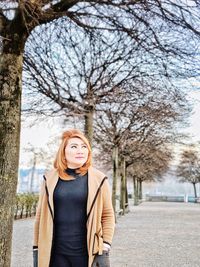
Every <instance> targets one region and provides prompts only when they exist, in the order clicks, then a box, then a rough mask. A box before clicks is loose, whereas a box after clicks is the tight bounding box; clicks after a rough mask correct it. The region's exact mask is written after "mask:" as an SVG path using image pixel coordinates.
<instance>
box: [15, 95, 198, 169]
mask: <svg viewBox="0 0 200 267" xmlns="http://www.w3.org/2000/svg"><path fill="white" fill-rule="evenodd" d="M188 97H189V99H190V100H191V101H192V102H193V103H194V109H193V114H191V117H190V118H188V120H189V122H190V126H189V127H188V128H187V129H185V130H184V131H186V132H188V133H190V135H191V142H199V141H200V90H196V91H192V92H190V93H189V94H188ZM29 122H30V119H29ZM68 127H69V126H67V125H66V126H65V127H63V126H62V125H61V123H60V121H59V119H58V118H49V120H47V119H45V120H43V121H42V122H41V123H35V124H34V125H33V126H32V127H31V128H28V122H22V126H21V149H20V168H22V167H26V165H27V164H28V162H29V161H30V157H31V154H30V153H27V152H25V151H24V149H25V148H26V147H28V144H29V143H30V144H31V145H32V146H34V147H37V148H43V149H45V150H47V151H48V146H47V144H48V143H49V141H50V140H52V139H55V138H56V140H57V144H56V141H55V145H56V146H57V145H58V144H59V140H60V136H61V134H62V132H63V130H64V129H68ZM70 128H71V127H70Z"/></svg>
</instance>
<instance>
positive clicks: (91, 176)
mask: <svg viewBox="0 0 200 267" xmlns="http://www.w3.org/2000/svg"><path fill="white" fill-rule="evenodd" d="M45 177H46V190H47V192H48V201H49V205H50V208H51V210H52V215H53V216H54V205H53V192H54V189H55V187H56V184H57V182H58V178H59V177H58V173H57V171H56V169H53V170H52V171H50V172H49V173H47V174H46V175H45ZM104 178H105V175H104V174H103V173H102V172H100V171H99V170H96V169H95V168H93V167H89V168H88V199H87V215H89V212H90V209H91V206H92V204H93V201H94V200H95V196H96V194H97V193H98V189H99V188H100V186H101V184H102V182H103V180H104Z"/></svg>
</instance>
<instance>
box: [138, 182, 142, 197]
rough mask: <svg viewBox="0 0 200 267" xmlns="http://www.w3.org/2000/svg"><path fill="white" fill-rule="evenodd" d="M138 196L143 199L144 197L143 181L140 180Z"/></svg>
mask: <svg viewBox="0 0 200 267" xmlns="http://www.w3.org/2000/svg"><path fill="white" fill-rule="evenodd" d="M138 198H139V199H140V200H141V199H142V181H141V180H139V181H138Z"/></svg>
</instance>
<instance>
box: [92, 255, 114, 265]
mask: <svg viewBox="0 0 200 267" xmlns="http://www.w3.org/2000/svg"><path fill="white" fill-rule="evenodd" d="M92 267H110V257H109V252H108V251H103V254H102V255H96V256H95V258H94V261H93V263H92Z"/></svg>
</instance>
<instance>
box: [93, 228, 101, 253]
mask: <svg viewBox="0 0 200 267" xmlns="http://www.w3.org/2000/svg"><path fill="white" fill-rule="evenodd" d="M102 249H103V237H102V236H99V235H98V234H97V233H95V234H94V239H93V246H92V254H93V255H95V254H98V253H99V252H100V254H102Z"/></svg>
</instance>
